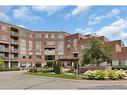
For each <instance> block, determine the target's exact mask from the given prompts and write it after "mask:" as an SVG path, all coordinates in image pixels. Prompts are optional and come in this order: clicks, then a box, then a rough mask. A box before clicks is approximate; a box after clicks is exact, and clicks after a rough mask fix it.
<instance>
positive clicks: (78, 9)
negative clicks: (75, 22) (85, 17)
mask: <svg viewBox="0 0 127 95" xmlns="http://www.w3.org/2000/svg"><path fill="white" fill-rule="evenodd" d="M88 9H90V6H77V7H76V8H75V9H74V10H72V11H71V12H70V13H68V14H67V15H66V16H65V19H67V18H69V17H72V16H76V15H78V14H81V13H83V12H85V11H87V10H88Z"/></svg>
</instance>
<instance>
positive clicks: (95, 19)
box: [88, 8, 120, 25]
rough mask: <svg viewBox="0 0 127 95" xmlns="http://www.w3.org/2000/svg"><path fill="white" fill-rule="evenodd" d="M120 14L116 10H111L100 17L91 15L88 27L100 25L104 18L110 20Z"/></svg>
mask: <svg viewBox="0 0 127 95" xmlns="http://www.w3.org/2000/svg"><path fill="white" fill-rule="evenodd" d="M119 13H120V10H119V9H117V8H114V9H112V11H111V12H109V13H107V14H105V15H101V16H96V15H93V14H92V15H91V16H90V18H89V21H88V25H95V24H98V23H100V22H101V21H102V20H103V19H106V18H111V17H113V16H116V15H118V14H119Z"/></svg>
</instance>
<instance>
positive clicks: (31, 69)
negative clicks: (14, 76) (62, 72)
mask: <svg viewBox="0 0 127 95" xmlns="http://www.w3.org/2000/svg"><path fill="white" fill-rule="evenodd" d="M29 72H32V73H36V72H37V68H30V69H29Z"/></svg>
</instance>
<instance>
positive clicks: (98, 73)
mask: <svg viewBox="0 0 127 95" xmlns="http://www.w3.org/2000/svg"><path fill="white" fill-rule="evenodd" d="M84 77H85V78H86V79H98V80H103V79H112V80H116V79H127V73H126V72H125V70H111V71H108V72H106V71H104V70H94V71H91V70H88V71H86V72H85V73H84Z"/></svg>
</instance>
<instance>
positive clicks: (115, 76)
mask: <svg viewBox="0 0 127 95" xmlns="http://www.w3.org/2000/svg"><path fill="white" fill-rule="evenodd" d="M108 77H109V78H110V79H112V80H116V79H119V73H118V72H117V71H116V70H111V71H110V72H109V74H108Z"/></svg>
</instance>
